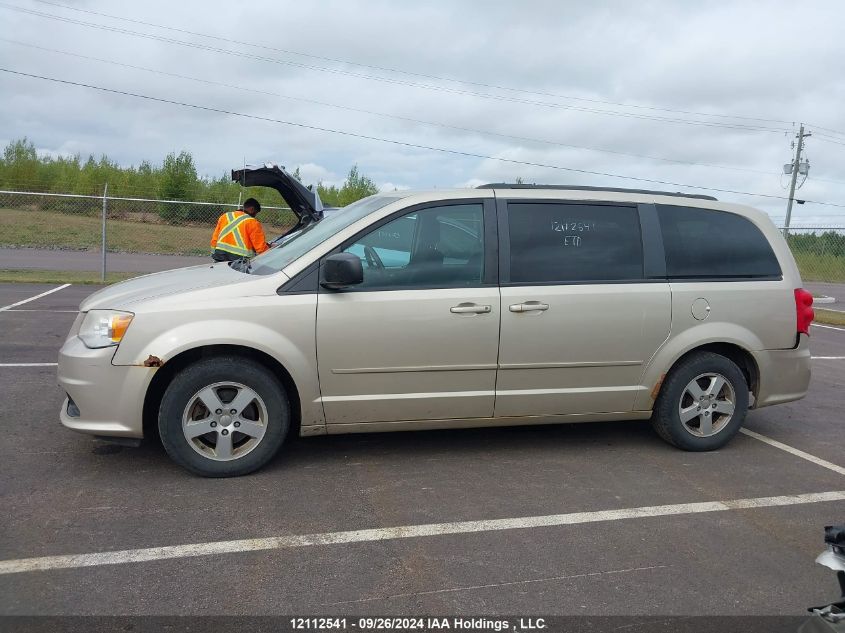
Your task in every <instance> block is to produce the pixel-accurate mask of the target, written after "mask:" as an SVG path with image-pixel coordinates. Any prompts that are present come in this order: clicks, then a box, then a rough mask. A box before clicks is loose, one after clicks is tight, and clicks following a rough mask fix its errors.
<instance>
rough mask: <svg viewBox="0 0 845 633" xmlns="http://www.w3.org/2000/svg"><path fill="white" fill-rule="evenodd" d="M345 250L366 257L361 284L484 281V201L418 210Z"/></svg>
mask: <svg viewBox="0 0 845 633" xmlns="http://www.w3.org/2000/svg"><path fill="white" fill-rule="evenodd" d="M344 252H347V253H353V254H354V255H357V256H358V257H359V258H361V262H362V264H363V266H364V282H363V283H362V284H360V285H359V286H357V287H359V288H362V287H363V288H367V289H379V290H391V289H402V288H414V287H423V288H426V287H427V288H430V287H437V288H450V287H461V286H473V285H479V284H480V283H481V281H482V279H483V274H484V211H483V207H482V205H480V204H460V205H451V206H442V207H433V208H430V209H423V210H419V211H414V212H412V213H409V214H407V215H404V216H402V217H399V218H396V219H395V220H392V221H390V222H388V223H386V224H383V225H381V226H379V227H377V228H375V229H373V230H372V231H370V232H369V233H367V234H365V235H363V236H360V237H358V238H357V239H356V240H355V243H354V244H352V245H350V246H348V247H347V248H346V249H345V250H344Z"/></svg>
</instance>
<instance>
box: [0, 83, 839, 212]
mask: <svg viewBox="0 0 845 633" xmlns="http://www.w3.org/2000/svg"><path fill="white" fill-rule="evenodd" d="M0 72H5V73H10V74H14V75H19V76H22V77H30V78H33V79H41V80H44V81H51V82H54V83H60V84H66V85H70V86H79V87H82V88H90V89H92V90H99V91H101V92H107V93H111V94H118V95H124V96H128V97H135V98H138V99H145V100H148V101H155V102H159V103H167V104H171V105H178V106H183V107H186V108H193V109H195V110H204V111H207V112H217V113H219V114H228V115H230V116H237V117H241V118H245V119H252V120H256V121H265V122H267V123H277V124H280V125H289V126H292V127H298V128H302V129H308V130H315V131H318V132H326V133H329V134H339V135H342V136H348V137H351V138H360V139H364V140H368V141H378V142H380V143H389V144H391V145H398V146H400V147H411V148H414V149H424V150H428V151H433V152H441V153H444V154H452V155H455V156H464V157H469V158H481V159H483V160H494V161H497V162H502V163H509V164H514V165H526V166H529V167H540V168H544V169H556V170H560V171H569V172H573V173H579V174H588V175H591V176H605V177H609V178H621V179H623V180H634V181H638V182H648V183H652V184H658V185H667V186H670V187H684V188H689V189H702V190H706V191H716V192H720V193H731V194H737V195H742V196H752V197H755V198H771V199H776V200H786V199H787V198H786V197H785V196H776V195H773V194H766V193H752V192H749V191H737V190H735V189H720V188H717V187H706V186H703V185H691V184H687V183H678V182H672V181H668V180H657V179H654V178H642V177H639V176H624V175H621V174H613V173H609V172H602V171H594V170H590V169H579V168H576V167H565V166H562V165H552V164H548V163H538V162H532V161H525V160H517V159H514V158H503V157H500V156H489V155H486V154H477V153H474V152H465V151H461V150H456V149H449V148H445V147H436V146H433V145H421V144H417V143H410V142H408V141H399V140H396V139H389V138H382V137H378V136H371V135H368V134H359V133H356V132H349V131H347V130H338V129H334V128H327V127H321V126H317V125H308V124H306V123H298V122H295V121H285V120H282V119H274V118H271V117H263V116H259V115H255V114H246V113H243V112H235V111H232V110H224V109H222V108H213V107H211V106H204V105H198V104H195V103H187V102H184V101H175V100H172V99H164V98H162V97H153V96H150V95H143V94H139V93H136V92H128V91H124V90H115V89H113V88H105V87H103V86H95V85H92V84H85V83H81V82H76V81H69V80H67V79H58V78H56V77H45V76H43V75H34V74H31V73H25V72H21V71H17V70H11V69H9V68H0ZM804 202H810V203H813V204H821V205H826V206H832V207H842V208H845V204H837V203H834V202H820V201H817V200H805V201H804Z"/></svg>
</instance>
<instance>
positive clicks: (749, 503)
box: [0, 490, 845, 574]
mask: <svg viewBox="0 0 845 633" xmlns="http://www.w3.org/2000/svg"><path fill="white" fill-rule="evenodd" d="M830 501H845V490H833V491H829V492H815V493H808V494H803V495H790V496H782V497H755V498H750V499H729V500H725V501H704V502H701V503H679V504H674V505H665V506H645V507H639V508H623V509H620V510H598V511H593V512H572V513H569V514H553V515H546V516H528V517H518V518H512V519H489V520H481V521H459V522H454V523H428V524H423V525H403V526H399V527H388V528H374V529H369V530H353V531H348V532H324V533H322V534H301V535H289V536H274V537H269V538H256V539H243V540H236V541H216V542H211V543H190V544H186V545H169V546H165V547H149V548H144V549H129V550H121V551H112V552H95V553H90V554H68V555H64V556H42V557H38V558H19V559H14V560H4V561H0V574H19V573H22V572H29V571H47V570H51V569H77V568H81V567H96V566H100V565H121V564H125V563H141V562H147V561H154V560H167V559H176V558H189V557H194V556H210V555H213V554H234V553H239V552H256V551H263V550H281V549H291V548H296V547H309V546H319V545H339V544H343V543H368V542H374V541H386V540H392V539H403V538H419V537H426V536H444V535H452V534H469V533H473V532H493V531H501V530H518V529H525V528H541V527H554V526H561V525H575V524H579V523H595V522H600V521H620V520H623V519H642V518H647V517H662V516H678V515H686V514H699V513H703V512H724V511H727V510H745V509H753V508H772V507H780V506H791V505H800V504H807V503H825V502H830Z"/></svg>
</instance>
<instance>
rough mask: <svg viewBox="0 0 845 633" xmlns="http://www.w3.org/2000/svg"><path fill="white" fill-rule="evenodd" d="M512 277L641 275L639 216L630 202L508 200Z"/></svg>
mask: <svg viewBox="0 0 845 633" xmlns="http://www.w3.org/2000/svg"><path fill="white" fill-rule="evenodd" d="M508 224H509V229H510V281H511V282H512V283H536V282H539V283H542V282H589V281H596V282H601V281H616V280H626V279H642V277H643V253H642V238H641V236H640V222H639V215H638V213H637V210H636V208H634V207H623V206H613V205H591V204H560V203H557V204H543V203H512V204H509V205H508Z"/></svg>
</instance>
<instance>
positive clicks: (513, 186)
mask: <svg viewBox="0 0 845 633" xmlns="http://www.w3.org/2000/svg"><path fill="white" fill-rule="evenodd" d="M476 189H563V190H569V191H610V192H613V193H647V194H651V195H656V196H673V197H675V198H696V199H698V200H717V198H714V197H713V196H706V195H704V194H698V193H681V192H680V191H655V190H652V189H626V188H624V187H588V186H586V185H526V184H522V183H509V182H491V183H489V184H486V185H478V187H476Z"/></svg>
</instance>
